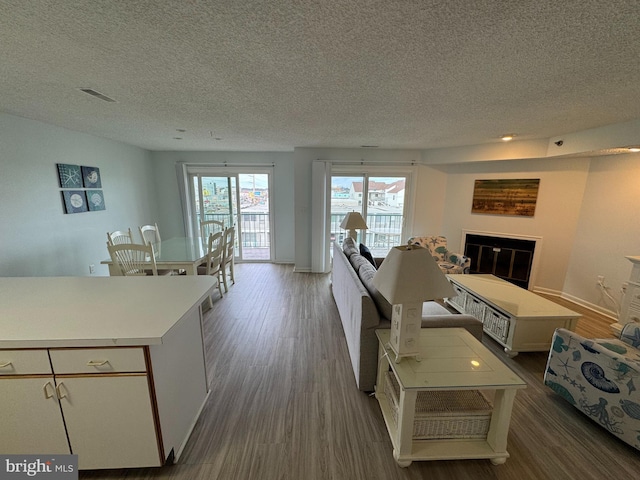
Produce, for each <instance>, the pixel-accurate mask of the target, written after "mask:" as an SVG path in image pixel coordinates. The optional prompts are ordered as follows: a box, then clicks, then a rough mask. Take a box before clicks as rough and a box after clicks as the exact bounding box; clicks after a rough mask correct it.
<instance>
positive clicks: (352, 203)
mask: <svg viewBox="0 0 640 480" xmlns="http://www.w3.org/2000/svg"><path fill="white" fill-rule="evenodd" d="M406 184H407V177H406V176H397V177H386V176H385V177H382V176H376V177H374V176H369V175H366V174H365V175H359V176H340V175H333V176H332V177H331V240H332V241H333V240H338V241H339V242H342V240H343V239H344V237H345V235H346V234H347V232H346V231H345V230H343V229H341V228H340V223H341V222H342V220H343V219H344V217H345V215H346V214H347V213H348V212H351V211H356V212H359V213H360V214H361V215H362V217H363V218H364V219H365V221H366V223H367V227H368V229H367V230H364V231H359V232H358V240H359V241H360V242H361V243H364V244H365V245H366V246H367V247H369V249H370V250H371V253H372V254H373V256H379V257H384V256H386V255H387V253H388V252H389V250H390V249H391V248H392V247H394V246H396V245H401V244H403V243H404V239H403V238H402V227H403V225H404V217H405V209H404V206H405V201H404V199H405V193H406Z"/></svg>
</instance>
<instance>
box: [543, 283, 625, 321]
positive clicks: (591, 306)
mask: <svg viewBox="0 0 640 480" xmlns="http://www.w3.org/2000/svg"><path fill="white" fill-rule="evenodd" d="M533 291H534V292H537V293H543V294H545V295H551V296H554V297H560V298H563V299H565V300H568V301H570V302H573V303H575V304H576V305H580V306H581V307H583V308H586V309H587V310H591V311H592V312H595V313H598V314H600V315H604V316H605V317H607V318H610V319H611V320H613V321H614V322H617V321H618V315H617V314H616V313H615V312H614V311H613V310H609V309H607V308H603V307H601V306H599V305H595V304H593V303H590V302H587V301H586V300H583V299H581V298H578V297H574V296H573V295H569V294H568V293H564V292H561V291H559V290H552V289H550V288H544V287H534V288H533Z"/></svg>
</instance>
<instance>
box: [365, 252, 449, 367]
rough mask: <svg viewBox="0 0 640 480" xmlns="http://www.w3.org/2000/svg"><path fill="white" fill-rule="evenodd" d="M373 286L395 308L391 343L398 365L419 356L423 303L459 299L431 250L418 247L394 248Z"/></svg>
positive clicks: (392, 318)
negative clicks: (406, 358) (402, 360)
mask: <svg viewBox="0 0 640 480" xmlns="http://www.w3.org/2000/svg"><path fill="white" fill-rule="evenodd" d="M373 285H374V286H375V287H376V288H377V289H378V291H379V292H380V293H381V294H382V296H383V297H384V298H386V299H387V301H388V302H389V303H390V304H391V305H392V306H393V307H392V314H391V315H392V317H391V335H390V342H389V343H390V346H391V349H392V350H393V351H394V352H395V354H396V359H395V361H396V363H398V362H400V360H401V359H402V357H415V356H417V355H418V336H419V333H420V327H421V325H422V303H423V302H426V301H429V300H434V299H436V298H445V297H453V296H455V295H456V293H455V291H454V290H453V287H452V286H451V283H449V280H447V277H446V276H445V275H444V273H442V271H441V270H440V267H438V264H437V263H436V261H435V260H434V259H433V257H432V256H431V254H430V253H429V250H427V249H425V248H422V247H420V246H416V245H405V246H401V247H394V248H392V249H391V251H390V252H389V254H388V255H387V257H386V258H385V259H384V262H382V265H380V268H379V269H378V271H377V272H376V274H375V276H374V277H373Z"/></svg>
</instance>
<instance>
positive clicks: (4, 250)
mask: <svg viewBox="0 0 640 480" xmlns="http://www.w3.org/2000/svg"><path fill="white" fill-rule="evenodd" d="M0 145H1V146H2V151H1V152H0V205H1V208H0V225H2V227H1V230H0V276H4V277H8V276H68V275H74V276H84V275H89V264H94V265H95V267H96V275H108V269H107V267H106V266H105V265H100V261H102V260H104V259H106V258H107V257H108V256H109V255H108V252H107V247H106V241H107V235H106V233H107V231H113V230H120V229H126V228H128V227H132V228H133V227H136V228H137V226H138V225H140V224H142V223H144V222H146V221H147V220H152V219H154V218H156V215H157V213H156V212H157V209H156V204H155V187H154V185H153V178H152V169H151V162H150V158H149V153H148V152H147V151H145V150H142V149H140V148H136V147H130V146H127V145H124V144H121V143H117V142H113V141H110V140H106V139H103V138H98V137H94V136H91V135H85V134H82V133H77V132H72V131H70V130H66V129H63V128H59V127H55V126H52V125H48V124H45V123H41V122H36V121H32V120H27V119H24V118H21V117H16V116H13V115H7V114H2V113H0ZM56 163H70V164H75V165H88V166H94V167H98V168H99V169H100V174H101V176H102V186H103V192H104V197H105V205H106V210H104V211H100V212H86V213H76V214H69V215H67V214H65V213H64V210H63V204H62V199H61V194H60V188H59V184H58V176H57V169H56Z"/></svg>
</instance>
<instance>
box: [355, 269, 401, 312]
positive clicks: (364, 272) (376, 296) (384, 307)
mask: <svg viewBox="0 0 640 480" xmlns="http://www.w3.org/2000/svg"><path fill="white" fill-rule="evenodd" d="M375 274H376V269H375V268H373V265H371V264H369V262H367V263H366V264H365V265H362V266H361V267H360V270H359V271H358V277H360V281H361V282H362V284H363V285H364V288H366V289H367V291H368V292H369V295H371V298H372V299H373V303H375V304H376V307H378V312H379V313H380V316H381V317H385V318H386V319H387V320H391V314H392V310H393V307H392V306H391V304H390V303H389V302H388V301H387V299H386V298H384V297H383V296H382V294H381V293H380V292H379V291H378V289H377V288H376V287H374V286H373V277H374V276H375Z"/></svg>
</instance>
